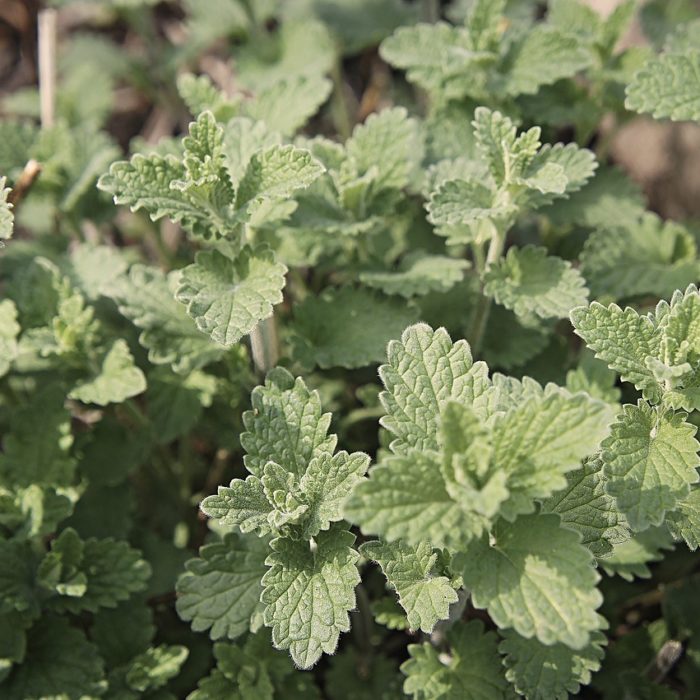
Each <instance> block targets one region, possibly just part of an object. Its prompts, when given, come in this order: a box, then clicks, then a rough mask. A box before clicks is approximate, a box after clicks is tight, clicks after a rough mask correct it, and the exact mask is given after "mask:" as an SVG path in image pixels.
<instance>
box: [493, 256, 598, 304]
mask: <svg viewBox="0 0 700 700" xmlns="http://www.w3.org/2000/svg"><path fill="white" fill-rule="evenodd" d="M484 280H485V287H484V291H485V292H486V294H488V295H489V296H492V297H493V298H494V299H495V300H496V301H497V302H498V303H499V304H501V305H503V306H505V307H506V308H508V309H511V310H512V311H514V312H515V313H516V315H518V316H520V317H521V318H528V317H531V316H532V314H534V315H535V316H538V317H540V318H567V317H568V315H569V312H570V311H571V309H573V308H574V307H576V306H581V305H582V304H585V303H586V301H587V297H588V290H587V289H586V286H585V281H584V279H583V277H581V274H580V273H579V272H578V270H576V269H574V268H573V267H572V266H571V263H569V262H568V261H566V260H562V259H561V258H557V257H555V256H552V255H547V250H546V249H545V248H539V247H535V246H531V245H528V246H524V247H523V248H515V247H513V248H510V249H509V250H508V253H507V254H506V256H505V258H502V259H501V260H499V261H497V262H496V264H494V265H491V266H490V267H489V269H488V270H487V271H486V274H485V276H484Z"/></svg>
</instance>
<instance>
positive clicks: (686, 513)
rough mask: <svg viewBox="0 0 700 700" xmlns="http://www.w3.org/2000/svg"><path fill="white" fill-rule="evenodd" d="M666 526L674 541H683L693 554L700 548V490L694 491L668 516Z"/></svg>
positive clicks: (695, 489)
mask: <svg viewBox="0 0 700 700" xmlns="http://www.w3.org/2000/svg"><path fill="white" fill-rule="evenodd" d="M666 525H667V526H668V529H669V531H670V532H671V534H672V535H673V539H674V540H683V541H684V542H685V543H686V544H687V545H688V548H689V549H690V550H691V551H692V552H694V551H695V550H696V549H697V548H698V547H700V489H698V488H694V489H692V490H691V492H690V494H689V495H688V496H687V498H685V499H683V500H682V501H681V502H680V503H679V504H678V509H677V510H674V511H672V512H671V513H667V514H666Z"/></svg>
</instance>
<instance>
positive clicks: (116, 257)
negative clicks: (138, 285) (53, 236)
mask: <svg viewBox="0 0 700 700" xmlns="http://www.w3.org/2000/svg"><path fill="white" fill-rule="evenodd" d="M126 268H127V262H126V259H125V257H124V256H123V255H122V254H121V253H120V252H119V250H118V249H117V248H112V247H111V246H106V245H89V244H87V243H84V244H82V245H78V246H76V247H75V248H74V249H73V250H72V251H71V255H70V267H69V269H68V270H67V271H66V272H67V275H68V277H69V278H70V280H71V282H72V283H73V284H74V285H75V286H76V287H77V288H78V289H79V290H80V291H81V292H82V293H83V294H84V295H85V298H86V299H88V300H90V301H94V300H95V299H97V298H98V297H99V296H100V295H101V294H103V292H107V291H108V290H109V288H110V287H111V286H112V285H113V284H114V283H115V282H116V281H117V280H118V279H119V278H120V277H121V276H122V275H123V274H124V273H125V272H126Z"/></svg>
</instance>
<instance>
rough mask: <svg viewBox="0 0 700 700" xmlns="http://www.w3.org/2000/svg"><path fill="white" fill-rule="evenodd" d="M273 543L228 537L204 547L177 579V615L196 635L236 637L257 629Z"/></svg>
mask: <svg viewBox="0 0 700 700" xmlns="http://www.w3.org/2000/svg"><path fill="white" fill-rule="evenodd" d="M267 554H268V547H267V541H266V540H261V539H259V538H257V537H254V536H241V535H235V534H231V533H229V534H227V535H225V536H224V539H223V541H222V542H214V543H212V544H207V545H204V547H202V548H201V549H200V550H199V557H198V558H196V559H190V560H189V561H188V562H187V564H186V565H185V569H186V571H185V573H183V574H181V575H180V577H179V578H178V580H177V586H176V590H177V593H178V598H177V602H176V609H177V614H178V615H179V616H180V618H181V619H183V620H185V621H186V622H190V624H191V625H192V629H193V630H194V631H195V632H204V631H206V630H209V636H210V637H211V638H212V639H221V638H223V637H227V638H228V639H236V637H239V636H240V635H242V634H244V633H245V632H247V631H248V630H249V629H250V627H251V617H252V616H253V614H254V613H255V611H256V609H257V607H258V605H259V601H260V594H261V593H262V585H261V584H260V580H261V579H262V577H263V575H264V574H265V571H266V568H265V557H266V556H267Z"/></svg>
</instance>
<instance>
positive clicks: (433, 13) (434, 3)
mask: <svg viewBox="0 0 700 700" xmlns="http://www.w3.org/2000/svg"><path fill="white" fill-rule="evenodd" d="M423 18H424V20H425V21H426V22H432V23H435V22H437V21H438V20H439V19H440V0H423Z"/></svg>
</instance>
